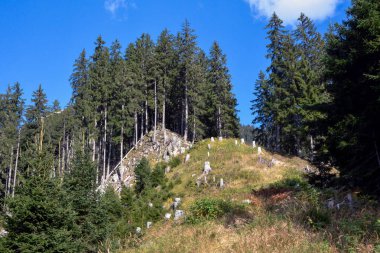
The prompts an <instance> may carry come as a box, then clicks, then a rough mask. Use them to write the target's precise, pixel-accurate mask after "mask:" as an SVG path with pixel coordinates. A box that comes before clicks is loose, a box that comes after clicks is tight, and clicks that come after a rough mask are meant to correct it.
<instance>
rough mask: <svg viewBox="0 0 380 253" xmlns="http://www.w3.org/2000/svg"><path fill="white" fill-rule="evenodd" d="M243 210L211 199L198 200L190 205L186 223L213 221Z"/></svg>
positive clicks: (229, 203) (230, 203)
mask: <svg viewBox="0 0 380 253" xmlns="http://www.w3.org/2000/svg"><path fill="white" fill-rule="evenodd" d="M243 208H244V207H243V206H239V205H234V204H233V203H232V202H230V201H225V200H220V199H211V198H205V199H199V200H196V201H195V202H194V204H193V205H191V207H190V215H189V216H188V218H187V222H188V223H198V222H201V221H203V220H215V219H217V218H221V217H223V216H225V215H227V214H232V213H235V212H237V211H241V210H242V209H243Z"/></svg>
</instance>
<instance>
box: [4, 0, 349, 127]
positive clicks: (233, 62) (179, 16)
mask: <svg viewBox="0 0 380 253" xmlns="http://www.w3.org/2000/svg"><path fill="white" fill-rule="evenodd" d="M349 4H350V2H349V1H348V0H193V1H185V0H167V1H162V0H1V1H0V31H1V35H0V92H4V90H5V89H6V87H7V85H8V84H12V83H14V82H16V81H18V82H20V83H21V86H22V88H23V89H24V93H25V98H26V99H27V102H29V100H30V97H31V94H32V92H33V90H36V89H37V87H38V85H39V84H42V86H43V88H44V90H45V91H46V93H47V96H48V99H49V101H50V102H52V101H53V100H54V99H58V100H59V101H60V102H61V105H66V104H67V103H68V101H69V99H70V96H71V87H70V83H69V77H70V74H71V72H72V65H73V63H74V60H75V59H76V58H77V57H78V55H79V53H80V52H81V50H82V49H83V48H85V49H86V50H87V52H88V53H90V54H91V53H92V52H93V49H94V41H95V39H96V37H97V36H98V35H99V34H101V35H102V36H103V38H104V40H105V41H106V42H107V45H110V44H111V42H112V41H113V40H115V39H118V40H119V41H120V42H121V43H122V45H123V49H124V48H125V47H126V46H127V45H128V43H130V42H133V41H135V39H136V38H137V37H139V36H140V35H141V33H144V32H145V33H149V34H151V35H152V36H153V38H155V39H156V38H157V36H158V34H159V33H160V32H161V31H162V30H163V29H164V28H168V29H169V30H170V31H171V32H173V33H176V32H177V31H179V30H180V28H181V24H182V23H183V21H184V20H185V19H188V20H189V21H190V24H191V26H192V27H193V28H194V29H195V31H196V34H197V35H198V43H199V46H200V47H201V48H203V49H204V50H206V51H208V50H209V48H210V46H211V43H212V42H213V41H214V40H216V41H218V42H219V43H220V45H221V47H222V49H223V51H224V53H226V54H227V60H228V67H229V68H230V73H231V76H232V81H233V84H234V90H233V91H234V93H235V94H236V97H237V99H238V103H239V106H238V110H239V111H240V112H239V117H240V120H241V122H242V123H244V124H249V123H250V122H251V121H252V117H251V114H250V110H249V107H250V102H249V101H250V100H251V99H252V91H253V84H254V82H255V80H256V78H257V75H258V72H259V71H260V70H265V68H266V66H267V64H268V62H267V60H266V59H265V54H266V49H265V45H266V44H267V41H266V40H265V36H266V34H265V30H264V26H265V24H266V22H267V17H268V16H269V15H270V14H271V13H272V12H273V11H276V12H277V13H278V14H279V16H280V17H282V19H283V20H284V21H285V23H286V24H287V25H288V28H289V29H291V28H292V27H293V25H294V21H295V19H296V18H297V16H298V13H299V12H301V11H302V12H305V13H306V15H308V16H309V17H311V18H313V19H314V20H315V21H316V25H317V27H318V29H319V31H320V32H325V31H326V30H327V27H328V25H329V24H330V23H334V22H340V21H341V20H342V19H344V17H345V9H346V8H347V7H348V6H349Z"/></svg>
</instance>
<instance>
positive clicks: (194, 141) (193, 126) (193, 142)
mask: <svg viewBox="0 0 380 253" xmlns="http://www.w3.org/2000/svg"><path fill="white" fill-rule="evenodd" d="M193 117H194V118H193V141H192V143H193V144H194V142H195V111H194V115H193Z"/></svg>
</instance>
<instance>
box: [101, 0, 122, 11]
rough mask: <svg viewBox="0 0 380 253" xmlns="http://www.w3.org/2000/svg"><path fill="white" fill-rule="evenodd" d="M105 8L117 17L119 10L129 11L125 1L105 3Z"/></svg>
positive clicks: (110, 0)
mask: <svg viewBox="0 0 380 253" xmlns="http://www.w3.org/2000/svg"><path fill="white" fill-rule="evenodd" d="M104 8H105V9H106V10H107V11H109V12H111V14H112V15H115V14H116V12H117V11H118V10H119V9H127V8H128V4H127V2H126V1H125V0H106V1H105V2H104Z"/></svg>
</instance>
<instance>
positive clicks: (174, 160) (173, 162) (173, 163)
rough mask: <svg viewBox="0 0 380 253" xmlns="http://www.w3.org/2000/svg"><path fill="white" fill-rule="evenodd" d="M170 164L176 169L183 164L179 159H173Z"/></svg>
mask: <svg viewBox="0 0 380 253" xmlns="http://www.w3.org/2000/svg"><path fill="white" fill-rule="evenodd" d="M168 164H169V166H170V168H172V169H174V168H175V167H177V166H178V165H180V164H181V159H179V157H173V158H172V159H170V161H169V163H168Z"/></svg>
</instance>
